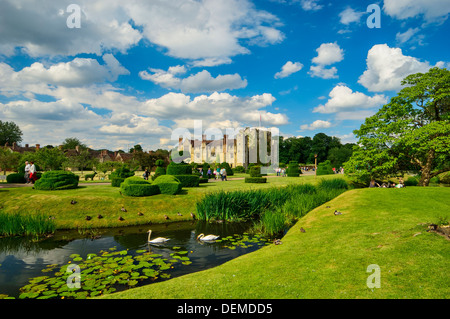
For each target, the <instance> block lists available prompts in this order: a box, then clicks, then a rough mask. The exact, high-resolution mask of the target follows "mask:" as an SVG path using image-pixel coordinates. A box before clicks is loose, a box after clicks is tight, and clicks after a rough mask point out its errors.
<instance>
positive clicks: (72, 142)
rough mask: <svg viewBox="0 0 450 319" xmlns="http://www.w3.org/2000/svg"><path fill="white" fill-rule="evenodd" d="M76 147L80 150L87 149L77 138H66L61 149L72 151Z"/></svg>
mask: <svg viewBox="0 0 450 319" xmlns="http://www.w3.org/2000/svg"><path fill="white" fill-rule="evenodd" d="M77 146H79V148H80V150H84V149H86V148H87V147H86V145H85V144H83V143H82V142H81V141H80V140H79V139H78V138H76V137H68V138H66V139H65V140H64V142H63V144H62V149H63V150H73V149H75V148H76V147H77Z"/></svg>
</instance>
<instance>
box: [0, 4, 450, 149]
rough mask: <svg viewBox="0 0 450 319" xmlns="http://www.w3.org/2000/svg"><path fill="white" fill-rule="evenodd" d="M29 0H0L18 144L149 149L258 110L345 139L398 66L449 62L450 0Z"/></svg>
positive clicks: (236, 122) (283, 124)
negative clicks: (196, 125)
mask: <svg viewBox="0 0 450 319" xmlns="http://www.w3.org/2000/svg"><path fill="white" fill-rule="evenodd" d="M36 3H37V2H30V1H26V0H14V1H13V0H3V1H2V2H1V3H0V119H1V120H3V121H14V122H16V123H17V124H18V125H19V126H20V128H21V129H22V131H23V132H24V135H23V142H22V143H23V144H25V143H27V144H31V145H32V144H36V143H39V144H41V145H47V144H52V145H58V144H61V143H62V141H63V140H64V139H65V138H67V137H78V138H79V139H80V140H82V141H83V142H84V143H85V144H87V145H88V146H90V147H93V148H97V149H100V148H108V149H110V150H118V149H124V150H126V149H127V148H129V147H132V146H133V145H135V144H141V145H142V147H143V148H144V150H150V149H157V148H168V147H169V146H171V145H173V144H175V143H176V142H177V139H174V140H171V135H172V132H173V131H174V130H175V129H177V128H183V127H184V128H187V129H189V130H190V131H192V132H193V121H194V120H202V121H203V122H202V123H203V129H206V128H218V129H220V130H222V131H223V132H225V128H228V127H232V128H236V127H245V126H257V125H259V119H260V118H261V119H262V125H263V126H266V127H277V128H278V129H279V130H280V133H281V135H283V136H311V137H312V136H314V135H315V134H316V133H319V132H324V133H326V134H328V135H332V136H337V137H339V138H341V140H342V141H343V142H344V143H345V142H355V141H356V139H355V137H354V136H353V133H352V131H353V130H355V129H357V128H359V126H360V125H361V123H363V122H364V118H365V117H367V116H371V115H373V114H375V113H376V111H377V110H378V109H379V108H380V107H381V106H382V105H383V104H386V103H387V102H388V101H389V99H390V98H391V97H392V96H394V95H395V94H396V92H398V91H399V90H400V89H401V85H400V81H401V80H402V79H403V78H404V77H405V76H406V75H408V74H411V73H417V72H426V71H427V70H428V69H429V68H430V67H433V66H438V67H446V68H448V67H449V65H450V57H449V54H448V53H449V47H450V44H449V41H448V40H445V39H447V38H448V34H449V31H450V25H449V23H450V22H449V21H448V20H449V19H448V15H449V13H450V1H448V0H426V1H425V0H404V1H395V0H384V1H378V2H377V1H361V0H358V1H324V0H258V1H250V0H227V1H219V0H196V1H193V0H192V1H188V0H172V1H157V0H153V1H143V0H142V1H141V0H135V1H126V2H125V1H119V0H97V1H88V0H80V1H76V0H67V1H65V0H64V1H58V2H55V1H51V0H43V1H39V6H37V5H36ZM371 4H376V5H377V6H378V7H379V8H380V16H379V18H380V19H379V21H380V23H381V27H380V28H369V27H368V25H367V19H368V18H369V17H371V14H372V13H373V12H372V11H371V12H367V7H368V6H369V5H371ZM70 5H76V8H79V9H80V15H79V19H78V16H77V15H76V14H77V13H78V12H77V10H74V9H68V8H70V7H69V6H70ZM68 22H69V24H68ZM71 22H79V25H78V26H79V28H78V27H75V28H70V27H69V26H71V25H70V23H71Z"/></svg>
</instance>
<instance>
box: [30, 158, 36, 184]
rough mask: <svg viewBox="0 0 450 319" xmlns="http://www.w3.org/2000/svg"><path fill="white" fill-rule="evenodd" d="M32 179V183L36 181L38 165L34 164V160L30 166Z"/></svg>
mask: <svg viewBox="0 0 450 319" xmlns="http://www.w3.org/2000/svg"><path fill="white" fill-rule="evenodd" d="M30 181H31V183H32V184H34V182H35V181H36V166H34V162H31V166H30Z"/></svg>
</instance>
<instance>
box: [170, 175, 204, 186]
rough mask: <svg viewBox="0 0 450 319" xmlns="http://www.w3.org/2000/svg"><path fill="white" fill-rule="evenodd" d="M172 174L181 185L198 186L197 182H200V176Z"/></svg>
mask: <svg viewBox="0 0 450 319" xmlns="http://www.w3.org/2000/svg"><path fill="white" fill-rule="evenodd" d="M172 176H173V177H175V178H176V179H177V180H179V181H180V183H181V187H198V184H199V183H200V178H199V176H198V175H172ZM206 179H208V178H206Z"/></svg>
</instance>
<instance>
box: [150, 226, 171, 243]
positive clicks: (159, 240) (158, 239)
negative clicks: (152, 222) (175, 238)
mask: <svg viewBox="0 0 450 319" xmlns="http://www.w3.org/2000/svg"><path fill="white" fill-rule="evenodd" d="M151 235H152V230H151V229H150V230H149V231H148V242H149V243H151V244H161V243H165V242H166V241H168V240H169V238H165V237H158V238H155V239H152V240H150V236H151Z"/></svg>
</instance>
